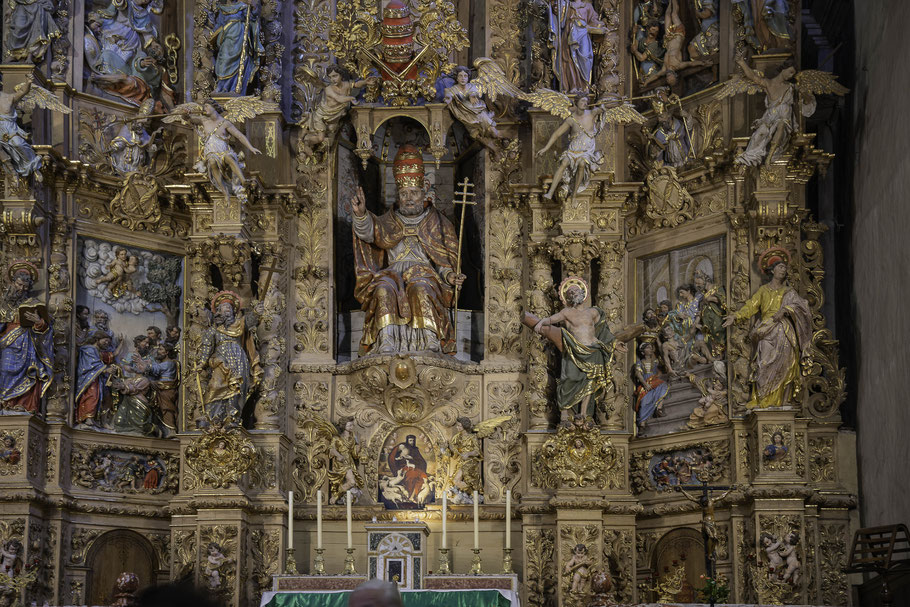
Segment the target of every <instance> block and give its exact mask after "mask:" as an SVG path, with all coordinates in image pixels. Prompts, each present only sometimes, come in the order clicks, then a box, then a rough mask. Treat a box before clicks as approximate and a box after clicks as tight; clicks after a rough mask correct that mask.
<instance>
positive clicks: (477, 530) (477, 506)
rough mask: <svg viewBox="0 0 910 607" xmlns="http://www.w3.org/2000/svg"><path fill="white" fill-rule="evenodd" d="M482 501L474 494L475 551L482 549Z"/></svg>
mask: <svg viewBox="0 0 910 607" xmlns="http://www.w3.org/2000/svg"><path fill="white" fill-rule="evenodd" d="M479 502H480V500H479V499H478V497H477V492H476V491H475V492H474V550H477V549H479V548H480V503H479Z"/></svg>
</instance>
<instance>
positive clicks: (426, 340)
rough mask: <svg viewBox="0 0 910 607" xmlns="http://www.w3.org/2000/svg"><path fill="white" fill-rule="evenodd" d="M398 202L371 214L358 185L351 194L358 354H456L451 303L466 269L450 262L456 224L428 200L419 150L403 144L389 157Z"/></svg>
mask: <svg viewBox="0 0 910 607" xmlns="http://www.w3.org/2000/svg"><path fill="white" fill-rule="evenodd" d="M393 171H394V173H395V182H396V184H397V186H398V201H397V204H396V205H395V208H394V209H390V210H389V211H388V212H386V213H385V214H383V215H375V214H373V213H372V212H370V211H368V210H367V208H366V197H365V196H364V194H363V190H362V189H358V191H357V194H356V195H355V196H354V198H353V199H352V200H351V212H352V215H353V222H352V223H353V230H354V264H355V271H356V285H355V290H354V296H355V297H356V298H357V301H359V302H360V303H361V306H362V307H363V310H364V311H365V312H366V316H365V318H364V321H363V337H362V338H361V341H360V353H361V355H364V354H367V353H376V352H378V353H379V354H391V353H395V352H408V351H411V352H420V351H424V352H425V351H429V352H441V353H443V354H452V355H453V354H455V334H454V328H453V326H452V323H451V322H450V316H451V314H450V308H451V306H452V303H453V298H454V295H455V289H456V288H457V287H460V286H461V285H462V284H463V283H464V280H465V278H466V277H465V275H464V274H461V273H459V272H458V271H456V269H455V268H454V267H453V266H454V265H455V263H454V262H455V259H456V257H457V249H458V239H457V237H456V234H455V226H453V225H452V222H451V221H450V220H449V219H448V218H447V217H446V216H445V215H443V214H442V213H440V212H439V211H438V210H437V209H436V208H435V207H434V206H433V204H432V202H431V199H430V197H429V192H428V190H427V186H426V184H425V182H424V168H423V155H422V154H421V152H420V151H419V150H418V149H417V148H415V147H414V146H411V145H403V146H401V147H400V148H399V149H398V153H397V154H396V156H395V161H394V168H393Z"/></svg>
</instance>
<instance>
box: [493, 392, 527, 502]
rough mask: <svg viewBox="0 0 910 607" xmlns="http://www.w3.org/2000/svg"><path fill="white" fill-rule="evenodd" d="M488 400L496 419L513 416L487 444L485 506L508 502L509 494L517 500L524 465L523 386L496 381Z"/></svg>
mask: <svg viewBox="0 0 910 607" xmlns="http://www.w3.org/2000/svg"><path fill="white" fill-rule="evenodd" d="M487 398H488V402H489V407H490V414H491V415H492V416H493V417H499V416H510V417H511V419H509V420H508V421H507V422H505V423H504V424H503V425H502V426H501V428H502V432H501V434H499V435H496V436H493V437H491V438H489V439H488V440H487V442H486V451H485V457H484V461H485V465H486V489H485V491H484V503H487V504H489V503H495V502H498V501H505V493H506V490H511V491H512V496H513V497H512V499H517V497H516V493H515V487H516V486H518V484H519V483H520V482H521V480H522V465H521V461H522V460H521V435H520V433H519V429H520V428H521V418H520V415H521V413H520V412H521V407H520V404H521V401H522V385H521V383H520V382H514V381H496V382H490V383H489V384H487Z"/></svg>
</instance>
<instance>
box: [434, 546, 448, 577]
mask: <svg viewBox="0 0 910 607" xmlns="http://www.w3.org/2000/svg"><path fill="white" fill-rule="evenodd" d="M436 573H438V574H439V575H450V574H451V573H452V569H451V568H450V567H449V549H448V548H440V549H439V568H438V570H437V571H436Z"/></svg>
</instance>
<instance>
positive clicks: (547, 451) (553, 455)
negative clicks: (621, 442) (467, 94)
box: [531, 416, 624, 489]
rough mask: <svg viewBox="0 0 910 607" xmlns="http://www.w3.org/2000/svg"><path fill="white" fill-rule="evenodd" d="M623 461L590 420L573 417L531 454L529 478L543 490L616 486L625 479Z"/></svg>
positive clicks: (615, 487) (620, 484)
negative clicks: (531, 461) (532, 456)
mask: <svg viewBox="0 0 910 607" xmlns="http://www.w3.org/2000/svg"><path fill="white" fill-rule="evenodd" d="M622 460H623V457H622V453H621V452H620V451H618V450H617V449H615V448H614V447H613V442H612V441H611V440H610V437H609V436H608V435H606V434H602V433H601V432H600V430H599V429H598V428H597V427H596V426H595V425H594V420H593V419H591V418H590V417H589V418H585V417H583V416H576V417H575V419H574V420H573V421H572V423H571V424H566V425H563V426H560V428H559V429H558V430H557V431H556V435H555V436H553V437H552V438H550V439H548V440H547V441H546V442H545V443H544V444H543V445H542V446H541V447H540V448H539V449H538V450H537V451H536V452H535V453H534V460H533V464H532V468H531V480H532V482H533V483H534V484H535V485H537V486H538V487H542V488H546V489H557V488H560V487H569V488H588V487H591V488H594V489H618V488H620V487H622V484H623V480H624V471H623V468H622Z"/></svg>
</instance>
